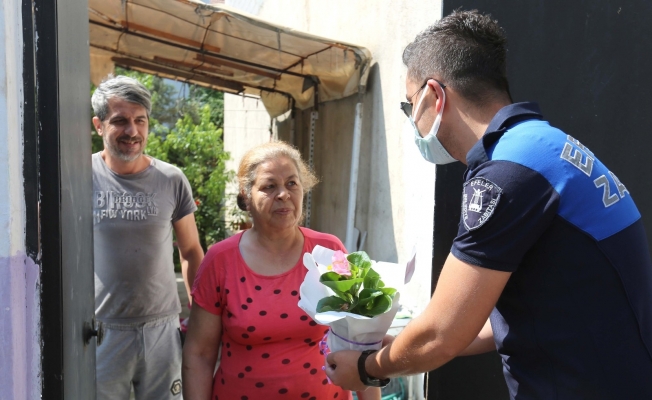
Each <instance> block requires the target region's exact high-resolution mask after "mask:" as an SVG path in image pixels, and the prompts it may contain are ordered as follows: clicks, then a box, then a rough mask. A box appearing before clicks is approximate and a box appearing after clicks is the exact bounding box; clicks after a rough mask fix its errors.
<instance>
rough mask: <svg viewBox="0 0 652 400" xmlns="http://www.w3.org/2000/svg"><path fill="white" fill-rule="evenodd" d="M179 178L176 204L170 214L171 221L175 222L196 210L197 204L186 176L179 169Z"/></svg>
mask: <svg viewBox="0 0 652 400" xmlns="http://www.w3.org/2000/svg"><path fill="white" fill-rule="evenodd" d="M178 173H179V179H178V182H177V205H176V208H175V209H174V213H173V214H172V222H177V221H178V220H180V219H181V218H183V217H185V216H186V215H188V214H191V213H194V212H195V211H196V210H197V204H195V199H194V198H193V197H192V188H191V187H190V182H188V178H186V175H184V173H183V172H182V171H181V170H178Z"/></svg>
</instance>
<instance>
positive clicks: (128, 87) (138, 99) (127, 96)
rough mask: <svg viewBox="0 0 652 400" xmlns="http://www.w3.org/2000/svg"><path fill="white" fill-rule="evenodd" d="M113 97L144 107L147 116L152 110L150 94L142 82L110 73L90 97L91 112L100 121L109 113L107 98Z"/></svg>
mask: <svg viewBox="0 0 652 400" xmlns="http://www.w3.org/2000/svg"><path fill="white" fill-rule="evenodd" d="M114 97H117V98H119V99H122V100H126V101H128V102H130V103H135V104H139V105H141V106H143V107H145V110H146V111H147V116H148V117H149V114H150V112H151V111H152V95H151V94H150V92H149V90H147V88H146V87H145V86H143V84H142V83H140V82H138V81H137V80H135V79H134V78H130V77H128V76H124V75H118V76H113V75H112V74H110V75H109V76H107V77H106V78H104V80H103V81H102V83H100V85H99V86H98V87H97V89H95V93H93V97H91V103H92V104H93V112H94V113H95V116H96V117H97V118H99V119H100V121H104V119H105V118H106V117H107V115H108V114H109V100H110V99H112V98H114Z"/></svg>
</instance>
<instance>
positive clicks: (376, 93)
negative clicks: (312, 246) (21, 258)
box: [276, 64, 398, 262]
mask: <svg viewBox="0 0 652 400" xmlns="http://www.w3.org/2000/svg"><path fill="white" fill-rule="evenodd" d="M362 99H363V102H364V107H363V116H362V137H361V144H360V164H359V165H360V169H359V173H358V190H357V200H356V204H357V206H356V215H355V227H356V228H358V229H359V230H360V231H361V232H367V239H366V242H365V245H364V248H363V250H365V251H366V252H367V253H369V255H370V256H371V257H372V258H373V259H376V260H383V261H388V262H398V252H397V249H396V238H395V235H394V221H393V217H392V200H391V192H390V186H389V182H390V179H389V168H388V161H387V140H386V131H385V117H384V116H385V113H384V110H383V102H382V91H381V85H380V74H379V69H378V65H377V64H375V65H373V66H372V67H371V70H370V73H369V81H368V84H367V92H366V93H365V94H364V95H363V96H362ZM358 101H359V100H358V96H357V95H354V96H350V97H347V98H345V99H342V100H337V101H330V102H327V103H321V104H319V109H318V111H319V116H318V119H317V120H316V121H315V134H314V145H313V148H314V169H315V172H316V173H317V176H318V177H319V179H320V183H319V185H317V186H316V187H315V189H314V190H313V194H312V213H311V223H310V227H311V228H312V229H315V230H318V231H321V232H327V233H331V234H334V235H336V236H337V237H338V238H340V240H342V242H344V241H345V240H346V218H347V210H348V197H349V182H350V173H351V154H352V144H353V129H354V123H355V106H356V103H357V102H358ZM312 111H313V110H312V109H307V110H303V111H301V110H297V111H296V113H295V135H294V136H295V140H294V143H293V144H294V145H295V146H297V148H299V150H300V151H301V154H302V155H303V157H304V159H305V160H306V161H307V160H308V158H309V154H310V126H311V112H312ZM276 126H277V128H278V137H279V139H280V140H284V141H287V142H292V141H291V134H290V129H291V119H290V118H288V119H286V120H284V121H277V124H276Z"/></svg>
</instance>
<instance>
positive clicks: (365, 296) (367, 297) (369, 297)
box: [358, 288, 384, 305]
mask: <svg viewBox="0 0 652 400" xmlns="http://www.w3.org/2000/svg"><path fill="white" fill-rule="evenodd" d="M383 294H384V293H383V292H381V291H380V290H377V289H367V288H364V289H362V291H361V292H360V296H359V300H358V302H359V304H360V305H366V304H367V303H369V302H370V301H373V300H374V298H376V297H378V296H382V295H383Z"/></svg>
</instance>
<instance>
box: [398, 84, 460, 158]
mask: <svg viewBox="0 0 652 400" xmlns="http://www.w3.org/2000/svg"><path fill="white" fill-rule="evenodd" d="M429 89H430V87H429V86H428V85H426V88H425V89H424V90H423V93H422V94H421V98H419V102H418V103H417V107H416V109H415V110H414V115H416V114H417V113H418V112H419V107H421V102H422V101H423V98H424V97H425V96H426V92H427V91H428V90H429ZM442 93H443V96H442V100H443V103H442V105H441V108H440V109H439V112H438V113H437V118H435V123H434V124H433V125H432V128H431V129H430V132H428V134H427V135H426V137H421V134H420V133H419V129H418V128H417V124H416V123H415V122H414V118H412V116H410V117H409V119H410V123H411V124H412V128H414V135H415V138H414V143H416V145H417V147H418V148H419V151H420V152H421V155H422V156H423V158H425V159H426V161H429V162H431V163H433V164H438V165H443V164H450V163H452V162H455V161H457V160H456V159H454V158H453V156H451V155H450V154H449V153H448V151H446V149H445V148H444V146H442V144H441V142H440V141H439V139H437V131H439V125H440V124H441V116H442V114H443V113H444V106H445V105H446V92H444V91H442Z"/></svg>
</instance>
